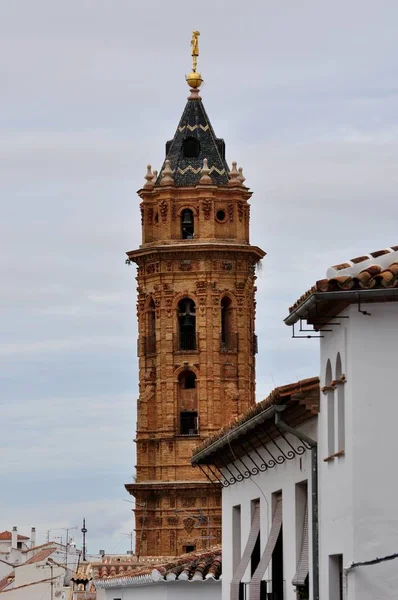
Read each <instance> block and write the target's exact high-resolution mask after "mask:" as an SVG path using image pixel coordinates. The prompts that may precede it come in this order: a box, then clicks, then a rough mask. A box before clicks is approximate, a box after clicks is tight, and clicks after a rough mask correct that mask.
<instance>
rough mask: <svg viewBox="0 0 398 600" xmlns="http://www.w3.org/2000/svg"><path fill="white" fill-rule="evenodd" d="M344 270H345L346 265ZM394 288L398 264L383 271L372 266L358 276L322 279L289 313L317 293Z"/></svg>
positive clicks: (396, 285)
mask: <svg viewBox="0 0 398 600" xmlns="http://www.w3.org/2000/svg"><path fill="white" fill-rule="evenodd" d="M338 266H340V265H338ZM335 268H336V267H335ZM342 268H345V265H344V266H343V267H342ZM394 288H395V289H398V262H395V263H392V264H391V265H390V266H389V267H387V268H386V269H382V268H381V267H379V266H378V265H372V266H370V267H367V268H366V269H364V270H363V271H361V272H360V273H358V274H357V275H342V276H340V277H332V278H331V279H320V280H319V281H317V282H316V283H315V285H314V286H312V288H311V289H309V290H307V291H306V292H305V293H304V294H303V295H302V296H300V298H299V299H298V300H297V301H296V302H295V303H294V304H293V306H291V307H290V308H289V312H290V313H292V312H293V311H294V310H296V309H297V308H299V306H301V305H302V304H303V303H304V302H305V301H306V300H307V299H308V298H309V297H310V296H312V295H313V294H316V293H322V292H337V291H352V290H376V289H379V290H383V289H394ZM340 301H341V300H340Z"/></svg>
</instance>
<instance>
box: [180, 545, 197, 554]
mask: <svg viewBox="0 0 398 600" xmlns="http://www.w3.org/2000/svg"><path fill="white" fill-rule="evenodd" d="M195 548H196V546H183V547H182V549H183V551H184V552H185V554H188V553H189V552H194V551H195Z"/></svg>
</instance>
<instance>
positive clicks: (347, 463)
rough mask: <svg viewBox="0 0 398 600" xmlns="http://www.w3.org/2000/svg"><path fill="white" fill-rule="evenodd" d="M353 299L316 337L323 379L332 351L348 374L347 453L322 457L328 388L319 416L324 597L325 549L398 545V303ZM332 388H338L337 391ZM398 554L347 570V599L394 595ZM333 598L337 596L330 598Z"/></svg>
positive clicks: (386, 549)
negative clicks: (359, 303)
mask: <svg viewBox="0 0 398 600" xmlns="http://www.w3.org/2000/svg"><path fill="white" fill-rule="evenodd" d="M362 308H363V309H364V308H365V309H366V310H367V311H368V312H369V313H371V316H366V315H363V314H361V313H360V312H358V307H357V306H354V305H352V306H350V307H349V308H348V309H347V310H346V311H344V313H342V314H343V315H344V316H348V317H349V318H348V319H340V320H339V319H338V318H337V319H336V321H339V322H340V323H341V325H339V326H335V327H333V328H332V329H333V331H332V332H330V333H328V332H325V333H324V335H325V337H324V338H323V339H321V385H324V375H325V370H326V362H327V360H328V358H329V359H330V360H331V363H332V369H333V378H334V376H335V362H336V356H337V352H340V354H341V359H342V370H343V373H344V374H345V375H346V378H347V383H346V384H345V385H344V389H345V427H346V442H345V455H344V456H343V457H339V458H335V459H333V460H331V461H328V462H324V460H323V459H324V458H326V457H327V454H328V452H327V447H326V437H327V436H326V432H327V411H326V396H324V395H322V396H321V412H320V418H319V440H320V445H319V491H320V497H319V517H320V519H319V521H320V591H321V594H322V595H321V598H322V600H323V599H326V598H329V595H328V593H329V592H328V590H329V555H331V554H343V565H344V567H348V566H349V565H350V564H351V562H357V561H366V560H372V559H375V558H376V557H382V556H385V555H389V554H393V553H395V552H397V551H398V511H397V500H396V496H397V488H398V478H397V476H396V473H397V466H396V461H397V455H398V435H397V423H398V398H397V392H396V384H395V381H396V377H395V375H396V371H397V366H398V360H397V359H398V352H397V341H398V304H397V303H378V304H371V305H370V304H367V305H363V306H362ZM336 394H337V392H336ZM397 590H398V561H390V562H386V563H383V564H381V565H377V566H368V567H361V568H358V569H355V570H353V571H350V572H349V574H348V577H347V596H346V600H377V599H379V598H380V599H383V600H393V599H394V600H396V598H397ZM330 600H334V599H332V598H330Z"/></svg>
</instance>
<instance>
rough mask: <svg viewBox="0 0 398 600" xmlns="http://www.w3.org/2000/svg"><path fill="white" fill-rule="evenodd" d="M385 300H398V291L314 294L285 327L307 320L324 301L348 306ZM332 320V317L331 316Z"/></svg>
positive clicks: (295, 310) (289, 318)
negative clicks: (359, 302) (334, 301)
mask: <svg viewBox="0 0 398 600" xmlns="http://www.w3.org/2000/svg"><path fill="white" fill-rule="evenodd" d="M384 298H387V299H394V298H396V299H397V300H398V289H397V288H394V289H385V288H381V289H380V288H379V289H373V290H366V289H365V290H338V291H336V292H313V293H312V294H310V295H309V296H308V298H306V299H305V300H304V302H303V303H302V304H300V305H299V306H297V307H296V308H295V309H294V310H293V311H292V312H291V313H290V315H288V316H287V317H286V319H284V323H285V325H294V324H295V323H297V321H299V320H300V319H304V318H305V319H306V318H307V316H308V314H309V312H310V311H311V309H312V308H314V306H315V305H316V304H319V303H320V302H322V301H324V300H325V301H328V302H330V301H333V300H338V301H339V302H340V303H341V302H344V301H346V302H347V305H348V304H353V303H355V302H357V301H358V300H363V301H365V302H372V301H373V302H374V301H375V300H378V299H380V300H382V299H384ZM330 318H332V316H330Z"/></svg>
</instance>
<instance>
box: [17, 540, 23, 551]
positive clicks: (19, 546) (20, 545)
mask: <svg viewBox="0 0 398 600" xmlns="http://www.w3.org/2000/svg"><path fill="white" fill-rule="evenodd" d="M17 548H18V550H21V548H22V542H17Z"/></svg>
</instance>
